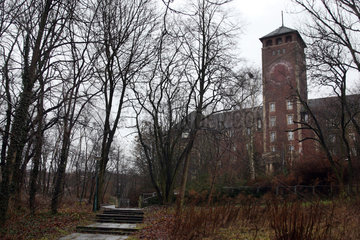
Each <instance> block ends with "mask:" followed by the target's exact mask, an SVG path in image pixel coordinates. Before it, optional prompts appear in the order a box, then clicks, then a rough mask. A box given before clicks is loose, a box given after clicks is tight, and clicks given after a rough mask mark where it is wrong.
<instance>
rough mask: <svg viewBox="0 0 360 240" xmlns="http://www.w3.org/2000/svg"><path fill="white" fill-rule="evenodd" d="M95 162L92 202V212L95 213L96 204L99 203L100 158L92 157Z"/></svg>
mask: <svg viewBox="0 0 360 240" xmlns="http://www.w3.org/2000/svg"><path fill="white" fill-rule="evenodd" d="M94 159H95V161H96V166H95V181H96V183H95V184H96V185H95V194H94V201H93V212H96V211H97V210H98V209H97V203H98V201H99V173H98V172H99V163H100V160H101V157H94Z"/></svg>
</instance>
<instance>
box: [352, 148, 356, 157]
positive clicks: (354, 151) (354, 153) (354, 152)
mask: <svg viewBox="0 0 360 240" xmlns="http://www.w3.org/2000/svg"><path fill="white" fill-rule="evenodd" d="M351 155H353V156H357V151H356V148H355V147H353V148H351Z"/></svg>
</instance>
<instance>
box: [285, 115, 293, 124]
mask: <svg viewBox="0 0 360 240" xmlns="http://www.w3.org/2000/svg"><path fill="white" fill-rule="evenodd" d="M286 118H287V119H286V120H287V121H286V122H287V124H288V125H291V124H294V115H292V114H291V115H286Z"/></svg>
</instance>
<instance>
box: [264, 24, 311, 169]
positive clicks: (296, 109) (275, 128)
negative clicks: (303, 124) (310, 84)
mask: <svg viewBox="0 0 360 240" xmlns="http://www.w3.org/2000/svg"><path fill="white" fill-rule="evenodd" d="M260 41H261V42H262V44H263V46H262V75H263V125H264V128H263V138H264V139H263V142H264V145H263V146H264V155H263V157H264V160H265V164H266V167H267V171H268V172H271V171H272V169H273V167H274V165H280V166H281V165H284V164H285V162H289V161H290V163H291V162H292V161H293V160H295V159H296V158H297V157H298V156H299V155H300V154H301V152H302V145H301V143H300V142H299V140H300V139H301V138H302V136H301V134H302V133H301V130H300V131H294V132H292V130H295V129H297V128H299V127H300V125H299V124H298V123H297V122H300V120H301V105H300V104H299V101H298V100H297V99H298V97H297V96H300V97H301V98H302V99H303V100H305V101H306V100H307V82H306V64H305V53H304V49H305V47H306V44H305V42H304V41H303V39H302V38H301V36H300V34H299V32H298V31H296V30H294V29H290V28H287V27H284V26H281V27H279V28H278V29H276V30H275V31H273V32H271V33H269V34H267V35H265V36H264V37H262V38H260Z"/></svg>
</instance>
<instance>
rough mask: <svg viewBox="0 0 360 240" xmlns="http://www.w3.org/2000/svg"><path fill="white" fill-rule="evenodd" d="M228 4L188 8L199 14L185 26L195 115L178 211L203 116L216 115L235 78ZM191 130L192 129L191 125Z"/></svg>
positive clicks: (198, 4) (201, 3)
mask: <svg viewBox="0 0 360 240" xmlns="http://www.w3.org/2000/svg"><path fill="white" fill-rule="evenodd" d="M227 2H229V1H207V0H199V1H194V2H192V3H190V4H189V6H190V7H191V9H192V11H193V12H195V13H196V14H194V15H189V16H188V17H187V18H186V19H185V20H184V22H183V24H184V26H186V27H185V28H184V32H182V35H183V39H184V45H183V49H182V50H183V52H184V55H185V56H186V57H187V58H188V59H189V61H188V63H187V71H186V72H185V78H186V79H187V81H189V82H190V83H191V85H192V87H191V89H190V90H189V91H188V92H189V93H188V96H189V98H188V99H189V102H188V108H187V109H188V110H191V111H194V113H195V116H194V119H193V122H192V123H191V128H190V131H189V138H188V142H187V144H186V147H185V149H186V151H185V152H184V168H183V173H182V178H181V187H180V195H179V201H178V208H179V209H180V208H181V206H182V204H183V201H184V196H185V189H186V182H187V174H188V168H189V161H190V152H191V149H192V146H193V144H194V141H195V138H196V134H197V132H198V131H199V129H200V128H201V121H202V120H203V116H204V114H205V113H206V112H207V113H211V112H215V111H216V110H217V109H218V107H219V105H220V103H221V100H222V99H223V95H222V94H221V89H223V88H224V87H223V86H224V85H225V84H226V81H227V79H229V78H231V77H232V74H231V73H232V69H231V68H232V64H233V61H232V60H234V59H235V57H234V56H232V55H231V51H233V50H234V42H233V41H232V39H233V37H234V34H235V32H236V30H238V28H237V26H235V25H234V24H232V23H231V22H230V21H229V19H228V17H227V16H226V14H225V13H224V12H223V11H222V7H223V5H224V4H226V3H227ZM189 126H190V125H189Z"/></svg>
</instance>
